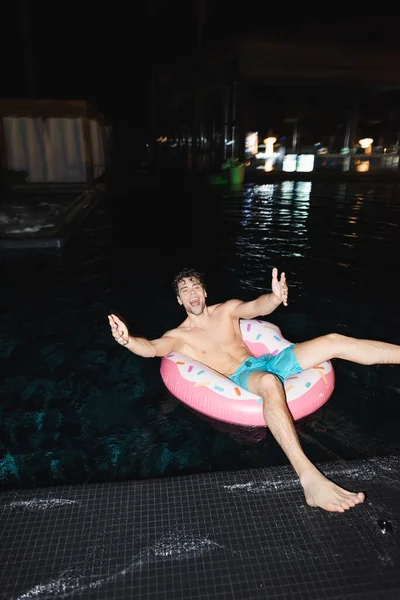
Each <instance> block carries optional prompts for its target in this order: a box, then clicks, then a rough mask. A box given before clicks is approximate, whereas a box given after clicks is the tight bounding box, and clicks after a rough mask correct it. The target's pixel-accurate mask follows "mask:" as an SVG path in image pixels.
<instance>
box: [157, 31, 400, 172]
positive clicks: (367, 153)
mask: <svg viewBox="0 0 400 600" xmlns="http://www.w3.org/2000/svg"><path fill="white" fill-rule="evenodd" d="M399 64H400V53H399V52H395V51H389V50H387V49H386V50H384V49H379V50H377V49H372V48H370V47H369V46H368V45H361V44H359V45H351V46H350V45H348V46H346V45H344V44H341V45H338V44H334V43H332V42H324V43H322V42H320V41H318V42H316V43H313V42H312V41H311V40H310V41H304V42H301V43H300V42H298V41H292V42H291V41H288V42H277V41H269V40H268V39H266V38H265V37H262V36H257V35H252V36H238V37H236V38H234V39H230V40H224V41H223V42H222V43H220V44H213V45H210V47H208V48H203V49H201V50H199V51H198V52H196V53H194V55H192V56H191V57H189V58H182V59H180V60H179V61H176V62H175V64H174V65H172V66H170V67H169V68H163V69H160V70H159V71H158V72H157V71H156V73H155V75H154V79H153V90H152V98H153V112H152V114H153V128H154V129H153V135H154V138H155V140H158V141H156V142H155V144H156V155H157V156H158V160H159V161H161V162H162V163H163V164H167V165H170V166H171V167H174V166H176V167H181V168H187V169H191V170H197V171H208V170H214V171H215V170H218V169H220V167H221V165H222V163H223V162H224V161H225V160H226V159H227V158H230V157H237V158H239V159H243V160H246V161H247V162H248V163H250V166H249V168H250V169H261V170H266V171H268V170H274V169H277V170H282V169H284V170H296V169H299V170H301V169H303V170H311V169H322V168H323V169H339V170H349V169H350V170H352V169H354V170H358V171H366V170H368V169H372V168H379V169H398V165H399V162H398V161H399V156H398V155H399V132H400V70H399V68H398V65H399ZM274 138H275V140H274V141H273V142H271V139H272V140H273V139H274ZM266 139H268V142H265V140H266ZM365 139H371V140H373V141H372V142H370V143H369V145H368V144H367V145H365V144H364V143H362V144H360V143H359V140H365ZM271 143H272V146H271ZM363 145H364V146H365V147H363ZM266 146H267V147H269V149H270V150H271V148H272V152H270V155H269V154H268V151H266V150H267V149H268V148H266ZM246 148H247V150H246ZM300 156H301V157H303V158H300ZM304 156H306V158H304ZM307 156H308V158H307ZM288 157H289V158H290V157H292V158H291V160H289V158H288ZM311 157H313V158H311ZM285 160H286V164H285ZM293 161H294V162H293ZM299 161H300V162H299ZM289 163H290V164H289ZM300 163H301V164H300ZM311 163H312V165H311ZM299 165H300V166H299ZM301 165H303V167H302V166H301Z"/></svg>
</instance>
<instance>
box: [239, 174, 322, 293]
mask: <svg viewBox="0 0 400 600" xmlns="http://www.w3.org/2000/svg"><path fill="white" fill-rule="evenodd" d="M311 191H312V183H311V182H310V181H304V182H303V181H299V182H294V181H285V182H283V183H281V184H266V185H254V186H249V187H248V188H247V189H246V190H245V191H244V193H243V194H242V199H241V220H240V230H239V231H237V233H236V236H235V239H234V245H235V248H236V258H237V259H241V265H240V269H241V271H242V272H243V273H244V274H245V275H244V277H243V279H242V284H243V285H245V286H246V287H247V286H250V287H251V288H253V289H264V288H265V277H268V278H269V276H270V269H271V268H272V266H278V267H279V266H282V268H285V269H286V268H287V261H288V259H289V258H292V259H293V258H303V257H304V255H305V251H306V250H307V248H308V246H309V242H308V232H307V219H308V216H309V210H310V196H311ZM284 265H286V266H284Z"/></svg>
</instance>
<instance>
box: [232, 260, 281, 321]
mask: <svg viewBox="0 0 400 600" xmlns="http://www.w3.org/2000/svg"><path fill="white" fill-rule="evenodd" d="M271 287H272V292H271V293H270V294H263V295H262V296H259V297H258V298H256V299H255V300H251V301H250V302H242V301H241V300H231V301H230V303H231V305H232V315H233V316H234V317H235V318H238V319H255V318H256V317H261V316H266V315H269V314H271V313H272V312H273V311H274V310H275V309H276V308H278V306H279V305H280V304H283V305H284V306H287V303H288V286H287V283H286V277H285V273H281V277H280V279H278V269H276V268H274V269H272V285H271Z"/></svg>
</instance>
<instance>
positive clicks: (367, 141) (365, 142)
mask: <svg viewBox="0 0 400 600" xmlns="http://www.w3.org/2000/svg"><path fill="white" fill-rule="evenodd" d="M373 142H374V140H373V139H372V138H362V139H361V140H358V143H359V144H360V146H361V148H364V150H365V154H371V152H372V144H373Z"/></svg>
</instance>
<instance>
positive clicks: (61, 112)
mask: <svg viewBox="0 0 400 600" xmlns="http://www.w3.org/2000/svg"><path fill="white" fill-rule="evenodd" d="M0 146H1V152H0V161H1V167H2V170H3V172H7V171H14V172H25V173H27V177H26V183H28V184H29V183H42V184H45V183H49V184H50V183H59V184H82V185H89V186H91V185H92V184H93V182H94V181H95V180H96V179H97V178H99V177H100V176H101V175H102V174H103V172H104V170H105V135H104V122H103V117H102V115H100V114H99V113H98V112H97V111H96V109H95V108H94V107H93V106H91V105H90V104H89V103H87V102H83V101H69V100H32V99H23V100H22V99H0Z"/></svg>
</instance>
